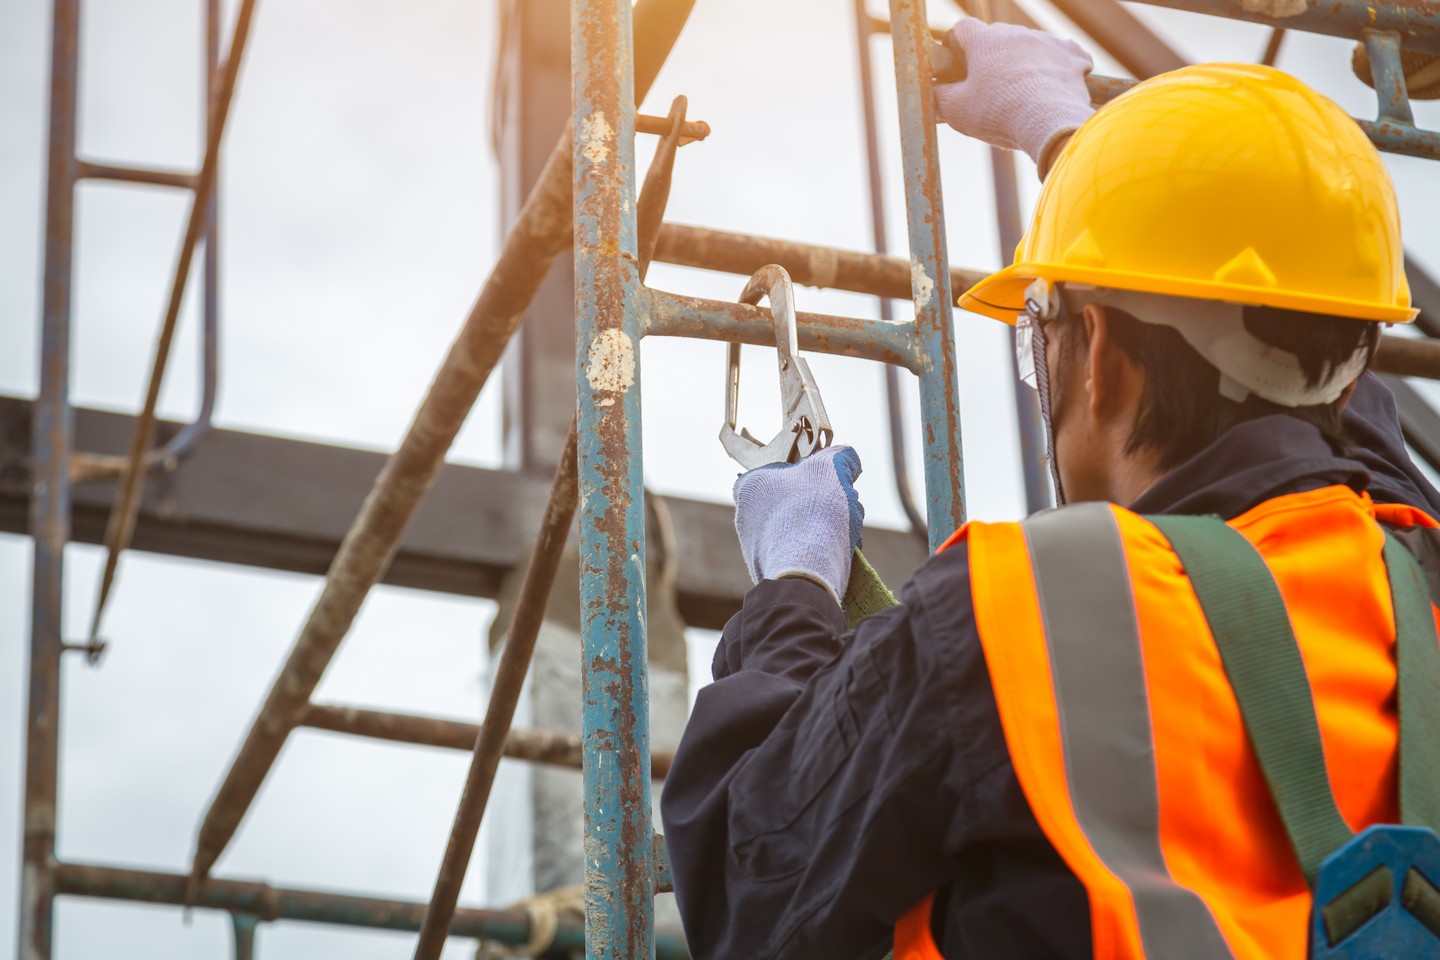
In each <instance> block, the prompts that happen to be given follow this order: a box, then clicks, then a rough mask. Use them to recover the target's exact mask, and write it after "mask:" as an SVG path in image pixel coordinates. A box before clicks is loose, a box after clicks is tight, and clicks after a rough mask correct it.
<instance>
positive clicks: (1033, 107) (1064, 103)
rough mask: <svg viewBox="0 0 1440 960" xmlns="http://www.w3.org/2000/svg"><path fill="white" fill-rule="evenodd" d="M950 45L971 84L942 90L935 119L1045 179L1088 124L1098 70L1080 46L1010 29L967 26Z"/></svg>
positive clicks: (959, 27) (954, 33)
mask: <svg viewBox="0 0 1440 960" xmlns="http://www.w3.org/2000/svg"><path fill="white" fill-rule="evenodd" d="M945 43H946V45H947V46H949V47H950V49H951V50H952V51H954V53H955V54H956V56H957V57H959V58H960V59H961V60H962V61H963V62H964V64H965V79H964V80H960V81H957V82H955V83H937V84H936V85H935V112H936V114H938V116H939V119H941V120H943V121H945V122H946V123H948V124H950V126H952V127H954V128H955V129H956V130H959V131H960V132H961V133H963V134H965V135H967V136H971V137H976V138H978V139H980V140H984V141H985V142H986V143H988V144H991V145H992V146H996V147H1008V148H1009V149H1011V150H1023V151H1025V153H1026V154H1028V155H1029V156H1030V159H1031V160H1034V161H1035V164H1036V165H1037V166H1038V167H1039V168H1040V172H1041V174H1042V175H1043V174H1044V173H1045V171H1046V169H1047V168H1048V166H1049V161H1050V160H1051V159H1052V157H1051V156H1050V154H1051V153H1053V152H1054V148H1055V146H1056V145H1057V144H1058V143H1061V142H1063V141H1064V139H1065V138H1066V137H1067V136H1068V135H1069V134H1071V133H1074V132H1075V130H1076V128H1077V127H1079V126H1080V125H1081V124H1083V123H1084V122H1085V121H1086V120H1087V119H1089V117H1090V114H1092V113H1093V112H1094V108H1093V107H1091V106H1090V91H1089V90H1088V89H1086V87H1085V75H1086V74H1088V73H1089V72H1090V71H1091V70H1092V69H1093V68H1094V66H1095V64H1094V62H1093V61H1092V60H1091V59H1090V54H1088V53H1086V52H1085V51H1084V50H1082V49H1081V48H1080V45H1079V44H1077V43H1075V42H1074V41H1073V40H1061V39H1060V38H1059V37H1053V36H1051V35H1050V34H1048V33H1042V32H1040V31H1039V30H1031V29H1029V28H1028V27H1018V26H1015V25H1014V24H1009V23H991V24H987V23H982V22H981V21H979V20H973V19H966V20H961V21H960V22H959V23H957V24H955V26H954V27H953V28H951V30H950V32H949V33H948V34H947V35H946V37H945Z"/></svg>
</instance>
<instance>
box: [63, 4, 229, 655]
mask: <svg viewBox="0 0 1440 960" xmlns="http://www.w3.org/2000/svg"><path fill="white" fill-rule="evenodd" d="M254 15H255V0H242V3H241V4H240V12H239V14H237V16H236V19H235V32H234V34H233V36H232V37H231V39H230V50H229V52H228V53H227V54H226V57H225V65H224V66H223V67H222V68H221V71H220V86H219V89H218V90H217V91H215V93H214V96H213V98H212V100H211V103H210V110H209V113H208V118H207V126H206V136H205V159H204V161H203V162H202V163H201V164H200V173H199V174H198V175H197V176H196V178H195V195H194V197H193V198H192V199H191V203H190V216H189V219H188V220H187V221H186V224H185V239H184V241H183V242H182V243H181V245H180V257H179V261H178V262H177V263H176V264H175V274H174V276H173V278H172V279H171V281H170V299H169V301H168V302H167V304H166V307H165V319H164V321H163V323H162V324H161V326H160V339H159V341H158V342H157V343H156V345H155V358H154V361H153V362H152V365H151V368H150V382H149V385H148V386H147V387H146V391H145V406H144V409H143V410H142V411H141V413H140V416H139V418H138V419H137V420H136V421H135V436H134V438H133V439H132V440H131V442H130V453H129V457H128V459H127V462H126V464H125V469H124V470H123V472H122V473H121V474H120V482H119V484H118V485H117V486H116V489H115V506H114V507H113V508H112V509H111V511H110V522H109V525H108V526H107V528H106V530H105V547H106V553H105V569H104V572H103V573H102V574H101V577H100V596H99V599H98V600H96V602H95V614H94V616H93V618H92V620H91V624H90V642H91V643H92V644H93V643H94V642H95V638H96V636H97V635H98V633H99V630H100V620H101V617H102V616H103V615H104V613H105V605H106V603H107V601H108V600H109V599H110V592H111V589H112V588H113V587H114V585H115V571H116V569H117V567H118V565H119V562H120V554H121V553H123V552H124V551H125V548H126V547H128V546H129V545H130V538H131V536H133V535H134V533H135V521H136V518H137V517H138V516H139V514H140V491H141V489H142V488H143V487H144V485H145V474H146V472H147V471H148V470H149V466H150V460H149V458H148V456H147V454H148V452H149V450H150V444H151V442H152V441H153V440H154V438H155V408H156V405H157V404H158V403H159V402H160V386H161V384H163V383H164V381H165V367H166V366H167V365H168V363H169V360H170V345H171V344H172V343H173V342H174V339H175V328H176V326H178V324H179V320H180V304H181V302H182V301H183V299H184V296H185V286H186V283H187V282H188V281H189V279H190V265H191V263H192V262H193V261H194V258H195V247H196V245H197V244H198V243H199V241H200V236H201V234H202V233H204V231H205V227H206V224H207V223H208V222H209V220H210V214H211V212H212V207H211V205H210V194H211V192H212V190H213V189H214V187H215V171H216V168H217V166H218V164H219V158H220V141H221V140H222V139H223V137H224V134H225V121H226V119H227V118H228V117H229V115H230V104H231V102H232V101H233V100H234V94H235V81H236V79H237V78H238V76H239V74H240V63H241V61H242V59H243V58H244V55H245V44H246V41H247V40H248V39H249V37H250V23H251V21H252V20H253V19H254ZM212 402H213V396H212Z"/></svg>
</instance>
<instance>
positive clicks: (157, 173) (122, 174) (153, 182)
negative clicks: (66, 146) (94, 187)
mask: <svg viewBox="0 0 1440 960" xmlns="http://www.w3.org/2000/svg"><path fill="white" fill-rule="evenodd" d="M75 174H76V177H77V179H81V180H112V181H115V182H117V183H144V184H149V185H150V186H153V187H175V188H176V189H179V190H194V189H195V181H196V175H195V174H193V173H186V172H185V171H183V170H156V169H153V168H149V167H129V166H121V165H119V164H114V163H99V162H97V161H94V160H77V161H76V167H75Z"/></svg>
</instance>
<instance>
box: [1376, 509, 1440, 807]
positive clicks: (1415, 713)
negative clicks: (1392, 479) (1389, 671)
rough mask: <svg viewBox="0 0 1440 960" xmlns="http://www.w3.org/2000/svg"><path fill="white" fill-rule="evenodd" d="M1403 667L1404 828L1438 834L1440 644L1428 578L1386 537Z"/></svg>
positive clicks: (1397, 643)
mask: <svg viewBox="0 0 1440 960" xmlns="http://www.w3.org/2000/svg"><path fill="white" fill-rule="evenodd" d="M1383 556H1384V558H1385V571H1386V575H1387V576H1388V577H1389V579H1390V595H1391V598H1392V602H1393V604H1394V606H1395V659H1396V663H1397V665H1398V667H1399V669H1398V672H1399V680H1398V684H1399V700H1400V705H1399V711H1400V822H1401V823H1403V824H1405V826H1407V827H1429V828H1430V829H1431V830H1436V831H1440V643H1437V641H1436V633H1435V615H1434V612H1433V611H1432V609H1431V606H1430V593H1429V591H1428V590H1427V589H1426V584H1425V577H1424V574H1423V573H1422V572H1421V569H1420V565H1419V563H1417V562H1416V559H1415V557H1414V555H1412V554H1411V552H1410V551H1409V550H1408V549H1407V548H1406V547H1405V546H1404V544H1402V542H1401V541H1400V540H1399V539H1398V538H1396V537H1395V536H1394V535H1393V534H1391V533H1389V532H1388V531H1387V533H1386V534H1385V550H1384V554H1383Z"/></svg>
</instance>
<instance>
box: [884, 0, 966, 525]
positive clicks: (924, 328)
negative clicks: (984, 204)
mask: <svg viewBox="0 0 1440 960" xmlns="http://www.w3.org/2000/svg"><path fill="white" fill-rule="evenodd" d="M890 32H891V41H892V43H891V46H893V47H894V50H895V92H896V96H897V98H898V99H899V108H900V109H899V113H900V147H901V160H902V163H903V166H904V174H905V216H906V220H907V222H908V225H909V232H910V278H911V284H910V289H911V295H912V297H913V298H914V301H915V337H916V341H917V345H918V347H919V351H920V353H921V355H922V356H923V357H924V358H925V366H924V369H923V370H922V371H921V373H920V416H921V424H922V426H921V434H922V440H923V441H924V446H925V501H926V508H927V514H928V521H929V525H930V549H931V550H934V549H936V548H937V547H939V546H940V544H942V543H944V542H945V540H946V538H948V537H949V536H950V534H952V533H954V532H955V530H956V529H958V528H959V526H960V525H961V524H962V523H964V522H965V501H964V495H963V487H964V480H965V477H964V458H963V457H962V455H961V444H960V385H959V382H958V380H957V372H956V368H955V335H954V329H953V316H952V313H951V310H952V307H951V305H952V303H953V302H954V301H953V298H952V297H951V293H950V257H949V253H948V252H947V251H946V248H945V214H944V212H943V208H942V205H941V202H940V151H939V145H938V144H937V142H936V136H935V104H934V102H933V101H932V100H931V97H930V54H929V50H930V45H931V42H932V41H931V39H930V28H929V23H928V21H927V20H926V17H925V0H890Z"/></svg>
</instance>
